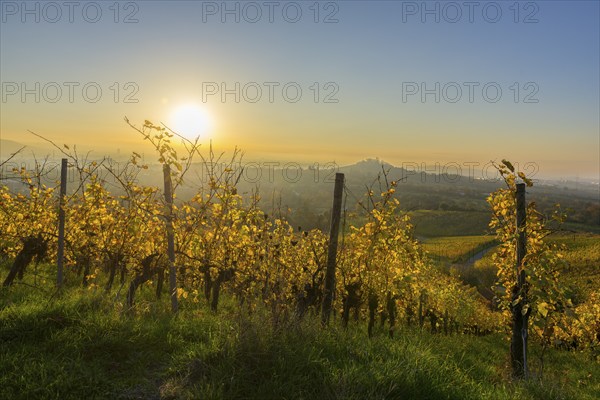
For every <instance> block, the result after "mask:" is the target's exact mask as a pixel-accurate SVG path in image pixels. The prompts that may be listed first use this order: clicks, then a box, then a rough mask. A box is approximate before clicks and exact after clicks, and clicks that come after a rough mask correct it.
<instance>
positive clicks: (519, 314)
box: [510, 183, 529, 379]
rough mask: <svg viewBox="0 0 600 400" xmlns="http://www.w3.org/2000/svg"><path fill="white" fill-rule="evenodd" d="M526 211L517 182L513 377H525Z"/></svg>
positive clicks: (512, 348) (520, 188) (511, 351)
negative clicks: (524, 261) (524, 260)
mask: <svg viewBox="0 0 600 400" xmlns="http://www.w3.org/2000/svg"><path fill="white" fill-rule="evenodd" d="M526 223H527V212H526V204H525V184H524V183H518V184H517V232H518V238H517V251H516V253H517V257H516V267H515V273H516V278H517V282H516V285H515V287H514V288H513V292H512V305H511V312H512V335H511V343H510V361H511V367H512V373H513V376H514V377H515V378H519V379H521V378H525V379H526V378H527V323H528V319H529V310H528V311H527V312H526V313H525V314H523V307H524V306H525V304H526V302H527V286H526V274H525V267H524V265H523V259H524V258H525V254H526V252H527V246H526V244H527V242H526V241H527V238H526V236H525V226H526Z"/></svg>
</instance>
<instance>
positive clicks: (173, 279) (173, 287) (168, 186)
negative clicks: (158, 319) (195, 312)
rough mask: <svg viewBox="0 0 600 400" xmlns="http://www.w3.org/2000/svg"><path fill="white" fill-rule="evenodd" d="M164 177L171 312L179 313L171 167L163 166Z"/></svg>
mask: <svg viewBox="0 0 600 400" xmlns="http://www.w3.org/2000/svg"><path fill="white" fill-rule="evenodd" d="M163 176H164V181H165V203H166V206H167V207H166V208H167V213H166V227H167V252H168V256H169V291H170V294H171V311H172V312H173V313H176V312H177V309H178V304H177V275H176V274H177V271H176V269H175V234H174V232H173V185H172V182H171V167H170V166H169V164H164V165H163Z"/></svg>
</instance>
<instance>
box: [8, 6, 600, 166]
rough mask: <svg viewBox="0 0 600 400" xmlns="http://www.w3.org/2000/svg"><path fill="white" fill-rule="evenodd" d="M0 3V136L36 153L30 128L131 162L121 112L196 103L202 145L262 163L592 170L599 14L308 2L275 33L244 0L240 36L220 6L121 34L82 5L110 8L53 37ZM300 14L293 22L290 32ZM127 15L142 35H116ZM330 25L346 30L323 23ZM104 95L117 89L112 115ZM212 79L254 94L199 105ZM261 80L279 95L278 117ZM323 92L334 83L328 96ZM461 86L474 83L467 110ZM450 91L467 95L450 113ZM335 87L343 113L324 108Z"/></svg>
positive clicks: (167, 11) (133, 115) (173, 9)
mask: <svg viewBox="0 0 600 400" xmlns="http://www.w3.org/2000/svg"><path fill="white" fill-rule="evenodd" d="M0 3H2V23H1V26H0V35H1V38H0V44H1V54H0V55H1V57H0V67H1V70H0V75H1V80H2V82H3V99H2V103H1V104H0V106H1V108H2V109H1V111H2V122H1V124H0V133H1V135H2V138H4V139H11V140H22V141H24V142H26V141H28V140H29V141H30V140H31V138H29V137H27V136H25V133H24V132H26V130H27V129H32V130H35V131H37V132H40V133H43V134H45V135H47V136H49V137H52V138H55V139H56V140H58V141H64V142H67V143H79V144H81V145H90V146H95V147H97V148H102V145H106V141H107V139H110V140H111V141H115V142H117V143H118V144H119V143H122V147H123V148H128V146H130V145H131V144H132V143H133V142H134V141H135V140H136V139H137V138H136V137H135V135H133V134H132V132H131V131H130V129H127V128H126V127H125V126H124V124H123V122H122V117H123V116H124V115H127V116H128V117H129V118H130V119H132V120H133V121H136V122H141V121H143V120H144V119H150V120H154V121H165V122H166V121H169V118H170V115H171V114H172V112H173V110H174V109H176V108H177V107H179V106H181V105H185V104H191V103H194V104H197V105H199V106H201V107H202V108H204V109H205V111H206V113H207V114H209V115H210V116H211V119H212V125H213V128H212V129H211V130H210V132H206V133H204V135H205V136H206V138H208V137H211V138H213V140H214V142H215V144H217V145H221V146H222V147H223V148H229V147H231V146H233V145H236V144H237V145H239V146H241V147H242V148H243V149H244V150H246V153H247V154H248V155H249V156H252V155H253V154H254V155H256V157H261V158H263V159H266V158H272V159H276V160H279V159H299V160H303V161H330V160H336V161H338V162H353V161H357V160H360V159H362V158H365V157H374V156H379V157H381V158H383V159H385V160H387V161H389V162H392V163H394V164H396V165H399V164H401V163H402V162H405V161H411V162H415V161H416V162H425V163H435V162H441V163H444V162H451V161H456V162H472V161H476V162H482V163H483V162H487V161H489V160H492V159H496V160H497V159H501V158H508V159H512V160H516V161H518V162H523V163H524V162H535V163H537V164H539V166H540V169H541V170H542V171H546V174H545V175H555V176H567V175H578V176H582V177H583V176H585V177H592V178H593V177H597V176H598V174H599V173H600V172H599V168H600V166H599V164H600V138H599V136H600V117H599V111H598V110H599V109H600V81H599V79H600V69H599V64H600V55H599V49H600V43H599V37H600V28H599V21H600V8H599V2H598V1H537V2H518V3H516V2H514V1H508V2H504V1H498V2H487V1H480V2H477V3H478V5H477V6H475V7H474V9H473V14H472V18H473V21H472V22H471V21H469V19H470V16H469V8H468V7H467V6H465V5H464V3H465V2H463V1H459V2H402V1H369V2H367V1H338V2H320V3H319V5H318V7H317V8H318V9H319V14H318V16H316V15H315V7H314V1H298V2H274V3H273V4H274V6H273V7H274V9H273V10H274V13H273V20H274V22H273V23H271V22H269V15H268V14H269V9H268V7H267V6H265V5H264V4H265V3H264V2H263V1H259V2H255V3H253V5H258V6H259V7H260V9H261V12H262V17H261V18H259V19H258V21H257V22H256V23H251V22H249V21H248V20H249V19H252V18H254V17H255V15H256V14H255V11H256V10H255V8H253V7H254V6H253V5H252V6H248V5H246V3H245V2H238V3H236V2H227V7H229V8H231V9H234V8H235V7H239V9H240V22H239V23H236V22H235V15H233V14H228V15H225V16H224V17H226V21H225V23H223V22H222V21H221V17H222V15H221V13H222V11H223V10H222V7H223V5H222V4H224V3H223V2H221V1H219V2H200V1H196V2H193V1H186V2H178V1H170V2H166V1H137V2H121V4H120V10H119V15H118V16H117V19H118V21H119V22H118V23H115V22H114V18H115V10H114V8H110V7H111V5H112V4H113V3H114V2H113V1H108V2H102V1H100V2H96V3H94V5H87V15H86V16H85V17H86V18H87V19H88V20H90V19H93V18H94V17H95V15H96V14H95V11H96V6H95V4H97V5H98V8H100V9H101V10H102V16H101V18H99V21H98V22H96V23H90V22H87V21H86V20H85V18H84V15H83V11H82V8H83V7H84V6H86V4H87V3H90V2H80V3H78V4H79V6H78V7H77V8H76V9H75V10H74V14H73V18H74V22H73V23H71V22H69V20H68V19H69V16H68V10H67V9H66V8H62V10H61V11H62V13H63V15H62V17H61V18H58V20H57V22H55V23H52V22H49V21H48V20H52V19H53V18H55V10H53V9H51V8H48V9H45V10H43V9H40V14H39V17H40V22H39V23H38V22H36V21H35V20H34V19H35V17H36V15H35V14H26V15H23V12H24V10H23V8H22V7H24V6H22V2H7V1H1V2H0ZM35 3H36V2H27V4H28V6H27V7H30V8H31V9H34V7H35ZM449 3H452V4H451V5H448V4H449ZM515 3H516V4H517V6H516V7H515ZM15 4H16V7H17V9H16V10H15ZM43 4H44V3H43V2H42V3H40V7H43ZM57 4H62V2H57ZM236 4H237V5H236ZM454 5H458V6H459V8H460V11H461V13H462V16H461V17H460V18H458V17H457V14H456V10H457V8H456V7H454ZM284 7H285V9H286V10H287V13H284V12H283V9H284ZM436 7H437V9H439V18H440V21H439V22H436V21H435V18H436V15H435V13H434V14H426V15H424V17H425V18H426V19H425V22H423V21H422V17H423V15H422V12H423V11H426V10H435V9H436ZM297 9H300V10H301V11H302V16H301V17H300V18H299V22H297V23H291V22H288V21H287V20H286V18H287V19H288V20H292V19H294V18H295V16H296V13H295V12H296V10H297ZM484 9H485V11H484ZM497 10H500V11H501V13H502V15H500V16H497V14H496V11H497ZM517 10H518V14H517V13H516V12H517ZM244 11H245V12H244ZM212 12H214V14H213V13H212ZM130 13H133V14H132V18H133V19H137V20H138V22H137V23H123V19H124V18H125V17H126V16H127V15H129V14H130ZM328 15H329V16H330V17H331V18H333V19H337V20H338V22H336V23H324V22H323V20H324V19H325V18H326V17H327V16H328ZM22 18H25V19H26V21H25V22H22V20H21V19H22ZM315 18H317V19H318V20H319V22H318V23H315V22H314V19H315ZM452 19H456V20H457V21H456V22H451V21H450V20H452ZM515 19H517V22H515ZM494 20H497V22H493V21H494ZM536 20H537V22H535V21H536ZM525 21H528V22H531V23H525ZM22 82H26V83H27V84H28V85H30V86H31V87H33V85H34V84H35V82H40V85H41V86H43V85H44V84H46V83H48V82H58V83H63V82H78V83H80V85H84V84H85V83H88V82H96V83H97V84H98V85H99V86H100V87H101V88H102V90H103V97H102V99H101V100H100V101H98V102H97V103H89V102H86V101H85V100H84V99H83V98H82V95H81V90H80V89H77V90H76V91H75V98H74V101H73V103H71V102H69V101H68V99H66V97H67V95H66V93H67V91H66V89H65V91H64V92H63V97H62V98H61V99H60V100H59V101H57V102H56V103H51V102H48V101H46V100H47V99H45V98H44V96H42V99H41V101H40V102H39V103H36V102H35V101H34V96H32V95H28V96H26V98H25V101H24V102H22V101H21V97H20V93H16V94H14V95H13V94H11V95H7V93H6V92H7V90H9V89H11V90H12V89H14V86H10V85H11V84H12V83H17V84H20V83H22ZM114 82H117V83H118V85H119V86H120V92H119V93H118V101H117V102H116V103H115V102H114V100H113V95H114V91H113V90H112V89H110V87H111V85H112V84H113V83H114ZM128 82H132V83H134V84H135V87H136V88H137V89H139V90H138V91H137V93H135V95H133V98H135V99H137V100H139V101H138V103H134V104H132V103H126V102H125V101H124V98H123V97H124V95H125V94H127V93H129V90H130V89H131V87H129V89H126V88H124V87H123V86H124V85H125V84H126V83H128ZM211 82H214V83H217V84H221V83H225V85H226V86H227V87H230V88H233V87H235V86H234V85H235V83H236V82H239V83H240V85H241V86H244V85H245V84H247V83H249V82H257V83H259V84H261V86H262V89H263V93H262V97H261V99H260V101H258V102H257V103H251V102H249V101H247V100H245V99H244V97H243V95H242V99H241V101H240V102H239V103H236V102H235V101H234V95H228V96H227V97H226V98H225V102H223V101H221V98H220V95H219V94H217V95H215V96H212V97H211V96H209V97H208V98H207V101H206V102H203V101H202V89H203V83H204V84H206V83H211ZM264 82H277V83H279V86H278V87H277V89H276V90H275V92H274V93H275V98H274V101H273V102H272V103H271V102H269V101H268V98H267V97H268V96H267V88H266V87H265V86H264V85H262V84H263V83H264ZM289 82H294V83H295V84H296V85H297V86H299V87H300V88H301V89H302V90H303V95H302V98H301V100H300V101H298V102H297V103H290V102H288V101H286V100H285V99H284V98H283V97H282V93H281V87H282V86H283V85H284V84H286V83H289ZM314 82H318V83H319V85H318V86H319V90H320V91H319V97H318V100H319V101H318V102H317V103H315V102H314V99H313V97H314V95H315V92H314V89H311V85H313V83H314ZM328 82H332V83H333V84H334V85H333V86H327V87H325V84H326V83H328ZM436 82H439V83H440V90H439V91H438V93H439V95H440V97H441V98H440V102H439V103H436V102H435V94H429V95H427V96H426V97H425V99H424V100H425V101H424V102H423V101H422V98H421V93H420V92H419V93H416V94H412V95H409V94H407V90H409V89H410V88H412V89H414V88H418V89H419V91H420V90H421V88H422V87H421V84H424V85H425V87H427V88H430V89H432V88H435V84H436ZM465 82H467V83H468V82H473V84H474V85H475V86H473V87H474V98H473V102H470V101H469V99H468V86H465ZM515 82H516V83H517V86H518V88H519V89H518V90H519V92H518V97H517V100H518V101H517V102H515V101H514V100H515V99H514V96H515V95H517V93H516V88H517V86H514V83H515ZM413 83H414V84H416V85H417V86H411V85H412V84H413ZM486 83H487V84H492V87H491V89H489V90H491V91H490V92H488V94H489V93H492V95H493V94H494V93H493V91H494V90H495V88H496V87H499V88H500V89H501V90H502V97H501V98H500V99H499V101H498V102H491V101H488V100H486V98H484V97H483V93H482V87H483V85H485V84H486ZM528 83H529V85H527V84H528ZM448 84H449V85H448ZM7 85H9V86H7ZM407 85H408V86H407ZM444 85H446V89H447V90H448V91H447V92H445V93H444V92H443V88H444ZM456 86H459V87H460V88H461V90H462V97H461V98H460V100H458V101H457V102H455V103H453V102H451V101H449V100H453V99H455V98H456V97H455V96H456V93H457V92H456V91H455V90H456ZM334 89H336V90H338V91H337V93H336V94H335V95H334V96H333V98H334V99H338V100H339V101H338V102H337V103H325V102H324V101H323V100H324V96H325V95H326V94H328V93H330V92H331V91H333V90H334ZM252 93H253V92H252ZM403 94H404V97H405V99H403ZM528 96H529V97H528ZM492 97H493V96H492ZM525 100H538V102H537V103H529V102H525ZM111 146H112V144H111ZM112 147H113V148H114V146H112Z"/></svg>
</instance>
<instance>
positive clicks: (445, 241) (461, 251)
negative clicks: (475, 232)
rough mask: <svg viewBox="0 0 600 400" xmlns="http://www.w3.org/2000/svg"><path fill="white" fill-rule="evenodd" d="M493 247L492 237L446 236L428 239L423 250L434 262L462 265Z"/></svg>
mask: <svg viewBox="0 0 600 400" xmlns="http://www.w3.org/2000/svg"><path fill="white" fill-rule="evenodd" d="M493 245H494V237H493V236H448V237H437V238H432V239H428V240H426V241H425V242H423V248H424V249H425V250H426V251H427V252H428V253H429V254H430V256H431V257H432V258H433V259H434V260H439V261H446V262H450V263H464V262H467V261H468V260H469V259H470V258H471V257H473V256H475V255H476V254H478V253H479V252H481V251H483V250H485V249H487V248H490V247H491V246H493Z"/></svg>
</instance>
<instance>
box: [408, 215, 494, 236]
mask: <svg viewBox="0 0 600 400" xmlns="http://www.w3.org/2000/svg"><path fill="white" fill-rule="evenodd" d="M409 215H410V217H411V222H412V223H413V224H414V226H415V234H416V235H417V236H424V237H440V236H474V235H483V234H485V233H486V232H487V231H488V224H489V222H490V213H489V212H483V211H481V212H480V211H432V210H417V211H411V212H410V213H409Z"/></svg>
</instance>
